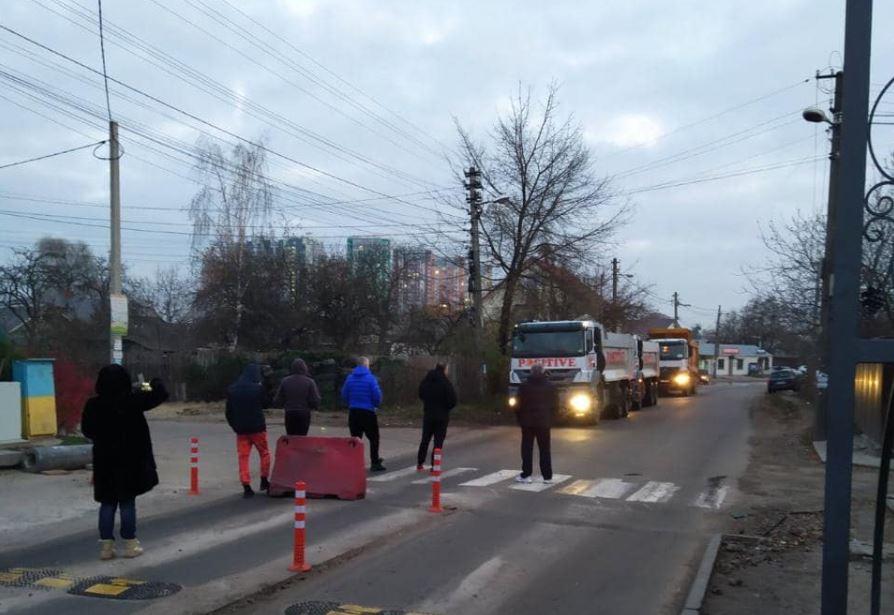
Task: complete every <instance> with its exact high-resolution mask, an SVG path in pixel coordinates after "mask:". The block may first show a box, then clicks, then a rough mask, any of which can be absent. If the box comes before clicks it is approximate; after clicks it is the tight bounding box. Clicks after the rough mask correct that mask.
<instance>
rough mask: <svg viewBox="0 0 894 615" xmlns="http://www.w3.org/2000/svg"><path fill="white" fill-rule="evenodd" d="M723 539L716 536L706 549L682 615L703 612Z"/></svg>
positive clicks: (718, 535)
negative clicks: (703, 605)
mask: <svg viewBox="0 0 894 615" xmlns="http://www.w3.org/2000/svg"><path fill="white" fill-rule="evenodd" d="M722 539H723V535H722V534H714V535H713V536H711V540H710V541H708V546H707V547H706V548H705V554H704V555H702V562H701V564H700V565H699V567H698V572H697V573H695V578H694V579H693V580H692V585H690V586H689V595H688V596H687V597H686V604H684V605H683V609H682V610H681V611H680V615H696V614H697V613H700V612H701V610H702V603H703V602H704V601H705V594H706V593H707V592H708V582H709V581H710V580H711V574H712V573H713V572H714V562H715V561H717V553H718V552H719V551H720V542H721V540H722Z"/></svg>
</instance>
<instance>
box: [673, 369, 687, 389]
mask: <svg viewBox="0 0 894 615" xmlns="http://www.w3.org/2000/svg"><path fill="white" fill-rule="evenodd" d="M674 384H676V385H679V386H681V387H684V386H686V385H687V384H689V374H687V373H686V372H681V373H679V374H677V375H676V376H674Z"/></svg>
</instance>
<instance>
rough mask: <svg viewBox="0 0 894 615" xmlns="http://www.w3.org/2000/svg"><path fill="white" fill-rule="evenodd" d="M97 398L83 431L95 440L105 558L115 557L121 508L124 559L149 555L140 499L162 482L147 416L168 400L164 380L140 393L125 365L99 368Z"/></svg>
mask: <svg viewBox="0 0 894 615" xmlns="http://www.w3.org/2000/svg"><path fill="white" fill-rule="evenodd" d="M95 390H96V397H92V398H90V399H88V400H87V403H86V405H85V406H84V413H83V415H82V418H81V431H82V432H83V434H84V436H86V437H87V438H89V439H90V440H91V441H92V442H93V497H94V499H95V500H96V501H97V502H99V504H100V506H99V537H100V544H101V550H100V558H101V559H112V558H113V557H115V555H116V554H115V537H114V530H115V511H116V509H117V510H118V511H119V512H120V515H121V538H122V540H123V541H124V553H123V555H124V557H137V556H138V555H141V554H142V553H143V549H142V547H141V546H140V542H139V541H138V540H137V536H136V531H137V527H136V523H137V512H136V497H137V496H138V495H142V494H144V493H147V492H148V491H150V490H151V489H152V488H153V487H155V485H157V484H158V472H157V471H156V467H155V457H154V455H153V453H152V438H151V436H150V435H149V424H148V423H147V422H146V416H145V415H144V414H143V413H144V412H146V411H147V410H151V409H152V408H155V407H156V406H158V405H159V404H161V403H162V402H164V401H165V400H167V398H168V392H167V390H166V389H165V387H164V384H162V382H161V380H159V379H158V378H155V379H153V380H152V382H150V384H149V390H138V391H134V389H133V385H132V383H131V379H130V374H129V373H128V372H127V370H126V369H124V367H122V366H120V365H107V366H106V367H103V368H102V369H101V370H99V376H98V377H97V379H96V387H95Z"/></svg>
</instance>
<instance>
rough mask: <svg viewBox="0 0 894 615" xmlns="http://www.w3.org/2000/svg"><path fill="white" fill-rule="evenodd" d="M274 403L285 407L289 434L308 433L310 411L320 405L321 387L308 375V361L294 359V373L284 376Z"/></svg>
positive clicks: (277, 406) (276, 405) (300, 434)
mask: <svg viewBox="0 0 894 615" xmlns="http://www.w3.org/2000/svg"><path fill="white" fill-rule="evenodd" d="M273 405H274V407H276V408H279V407H282V408H284V409H285V415H286V433H287V434H289V435H290V436H306V435H307V431H308V430H309V429H310V411H311V410H316V409H317V408H319V407H320V389H318V388H317V383H316V382H314V381H313V379H312V378H311V377H310V376H308V374H307V363H305V362H304V360H303V359H295V360H294V361H292V374H291V375H290V376H286V377H285V378H283V381H282V383H281V384H280V385H279V390H278V391H277V392H276V397H275V398H274V400H273Z"/></svg>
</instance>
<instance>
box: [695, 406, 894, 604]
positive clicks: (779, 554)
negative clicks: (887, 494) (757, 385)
mask: <svg viewBox="0 0 894 615" xmlns="http://www.w3.org/2000/svg"><path fill="white" fill-rule="evenodd" d="M812 413H813V410H812V408H811V407H810V406H809V405H808V404H806V403H805V402H803V401H802V400H800V399H799V398H797V397H795V396H794V395H790V394H787V393H785V394H776V395H768V396H764V397H762V398H761V399H759V400H758V402H757V403H756V404H755V406H754V407H753V408H752V423H753V426H754V435H753V436H752V440H751V444H752V453H751V459H750V462H749V466H748V469H747V471H746V473H745V475H744V476H743V478H742V479H741V480H740V483H739V488H740V490H741V491H742V493H743V495H744V497H743V498H742V500H741V502H742V504H741V505H740V507H739V508H738V509H736V510H734V511H733V512H732V513H731V515H732V521H731V524H730V525H731V530H730V531H729V534H727V535H726V536H725V537H724V540H723V543H722V545H721V549H720V553H719V556H718V558H717V562H716V564H715V567H714V574H713V576H712V578H711V583H710V585H709V588H708V595H707V597H706V599H705V604H704V607H703V609H702V613H705V614H708V615H720V614H723V615H730V614H732V615H739V614H741V615H745V614H753V613H768V614H769V613H785V614H786V615H799V614H802V613H803V614H805V615H806V614H808V613H809V614H813V613H818V612H819V607H820V578H821V570H822V530H823V487H824V485H823V481H824V473H825V467H824V466H823V464H822V462H821V460H820V459H819V458H818V456H817V455H816V454H815V452H814V450H813V447H812V443H811V438H810V433H811V426H812V421H813V416H812ZM875 481H876V474H875V472H874V471H872V470H869V469H865V468H855V469H854V498H853V503H854V504H853V529H852V535H853V537H854V538H857V539H861V540H870V539H871V518H872V507H873V506H874V497H873V495H874V490H875ZM889 525H890V524H889ZM887 536H888V539H889V540H892V538H894V537H892V536H891V528H889V529H888V534H887ZM852 559H853V561H852V562H851V608H852V609H854V610H853V612H868V600H869V562H868V560H865V559H861V558H859V557H858V558H852ZM892 567H894V562H889V563H887V570H886V572H885V577H886V585H887V589H886V590H884V591H887V595H892V593H891V589H890V588H892V587H894V574H892V572H894V571H892ZM888 607H889V608H892V609H894V603H892V604H889V605H888ZM886 612H892V611H886Z"/></svg>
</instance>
